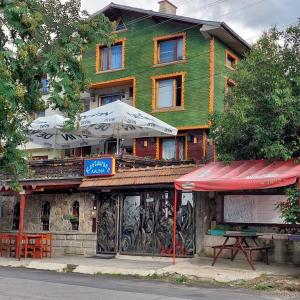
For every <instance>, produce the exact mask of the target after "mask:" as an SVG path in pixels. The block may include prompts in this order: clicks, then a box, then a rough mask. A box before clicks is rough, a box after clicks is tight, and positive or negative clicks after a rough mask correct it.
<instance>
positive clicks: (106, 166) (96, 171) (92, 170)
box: [84, 157, 116, 177]
mask: <svg viewBox="0 0 300 300" xmlns="http://www.w3.org/2000/svg"><path fill="white" fill-rule="evenodd" d="M115 174H116V163H115V159H114V158H113V157H102V158H94V159H86V160H85V161H84V176H86V177H91V176H112V175H115Z"/></svg>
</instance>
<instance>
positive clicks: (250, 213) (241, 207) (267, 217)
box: [224, 195, 286, 224]
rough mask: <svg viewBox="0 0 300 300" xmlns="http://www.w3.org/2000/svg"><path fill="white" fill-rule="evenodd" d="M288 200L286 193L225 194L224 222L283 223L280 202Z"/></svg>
mask: <svg viewBox="0 0 300 300" xmlns="http://www.w3.org/2000/svg"><path fill="white" fill-rule="evenodd" d="M284 201H286V196H285V195H226V196H224V222H229V223H259V224H283V223H284V220H283V219H282V218H281V217H280V212H279V211H278V210H276V209H275V206H276V204H277V203H278V202H284Z"/></svg>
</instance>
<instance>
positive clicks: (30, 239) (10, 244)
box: [0, 233, 52, 258]
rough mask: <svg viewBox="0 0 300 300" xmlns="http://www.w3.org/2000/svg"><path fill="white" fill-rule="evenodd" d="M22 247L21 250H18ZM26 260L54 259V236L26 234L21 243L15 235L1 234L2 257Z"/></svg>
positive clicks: (0, 248) (0, 247)
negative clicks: (19, 257)
mask: <svg viewBox="0 0 300 300" xmlns="http://www.w3.org/2000/svg"><path fill="white" fill-rule="evenodd" d="M19 245H20V249H18V247H19ZM18 251H19V252H20V256H21V257H24V258H29V257H31V258H44V257H52V234H50V233H47V234H45V233H34V234H33V233H24V234H23V235H22V239H21V242H20V241H19V239H18V235H17V234H14V233H0V256H3V257H17V253H18Z"/></svg>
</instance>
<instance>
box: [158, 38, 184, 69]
mask: <svg viewBox="0 0 300 300" xmlns="http://www.w3.org/2000/svg"><path fill="white" fill-rule="evenodd" d="M185 39H186V34H185V33H179V34H175V35H169V36H163V37H156V38H154V51H155V53H154V64H164V63H170V62H176V61H182V60H184V59H185V52H186V51H185Z"/></svg>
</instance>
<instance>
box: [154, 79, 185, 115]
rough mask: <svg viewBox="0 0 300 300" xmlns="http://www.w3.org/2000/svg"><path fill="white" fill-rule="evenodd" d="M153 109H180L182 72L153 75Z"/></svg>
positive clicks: (181, 103) (182, 92) (182, 82)
mask: <svg viewBox="0 0 300 300" xmlns="http://www.w3.org/2000/svg"><path fill="white" fill-rule="evenodd" d="M152 80H153V97H154V99H152V108H153V110H165V109H167V110H168V109H182V108H183V100H184V73H180V74H178V75H170V76H168V75H163V76H157V77H153V78H152Z"/></svg>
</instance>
